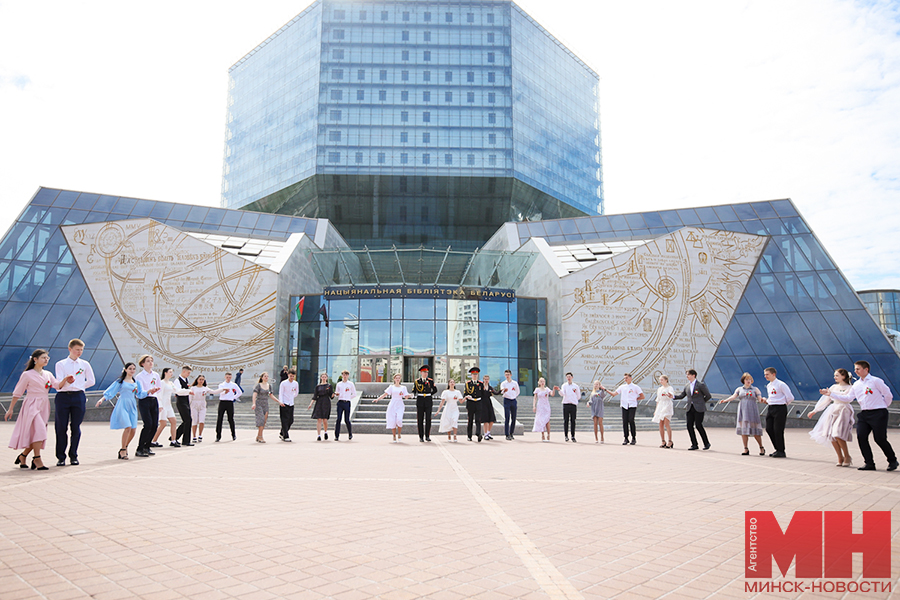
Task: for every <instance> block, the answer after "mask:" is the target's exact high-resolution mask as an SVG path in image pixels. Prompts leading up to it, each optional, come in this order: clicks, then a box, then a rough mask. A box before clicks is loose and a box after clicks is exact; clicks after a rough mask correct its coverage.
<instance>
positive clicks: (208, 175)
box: [0, 0, 900, 290]
mask: <svg viewBox="0 0 900 600" xmlns="http://www.w3.org/2000/svg"><path fill="white" fill-rule="evenodd" d="M308 4H309V2H307V1H305V0H301V1H299V2H287V1H283V0H255V1H254V2H247V1H244V2H237V1H234V0H220V1H218V2H216V3H208V2H184V0H179V1H177V2H176V1H171V0H160V1H157V2H152V3H149V2H148V3H137V2H122V1H121V0H115V1H99V0H97V1H87V0H82V1H77V0H66V1H61V0H44V1H41V2H22V1H15V2H8V1H5V0H0V207H2V210H0V232H4V231H6V230H7V229H8V227H9V226H10V225H11V223H12V222H13V221H14V220H15V218H16V216H17V215H18V214H19V212H20V211H21V210H22V208H23V207H24V206H25V204H26V203H27V202H28V201H29V200H30V199H31V197H32V195H33V194H34V193H35V191H36V190H37V188H38V187H39V186H45V187H59V188H65V189H73V190H79V191H87V192H94V193H102V194H111V195H124V196H131V197H137V198H148V199H152V200H166V201H173V202H186V203H193V204H203V205H210V206H215V205H218V204H219V202H220V194H221V178H222V155H223V150H224V134H225V105H226V93H227V85H228V78H227V72H228V68H229V67H230V66H231V65H232V64H234V63H235V62H236V61H237V60H238V59H240V58H241V57H242V56H243V55H244V54H246V53H247V52H248V51H250V50H251V49H252V48H253V47H255V46H256V45H257V44H259V43H260V42H261V41H263V40H264V39H265V38H267V37H268V36H269V35H271V34H272V33H273V32H275V31H276V30H277V29H279V28H280V27H281V26H282V25H283V24H284V23H286V22H287V21H289V20H290V19H291V18H293V17H294V16H295V15H296V14H297V13H299V12H301V11H302V10H303V9H304V8H305V7H306V6H308ZM518 4H519V6H520V7H522V8H523V9H524V10H525V11H526V12H528V13H529V14H530V15H531V16H532V17H534V18H535V20H537V21H538V22H539V23H541V24H542V25H543V26H544V27H545V28H546V29H547V30H548V31H550V32H551V33H552V34H553V35H554V36H556V37H557V38H558V39H559V40H560V41H562V42H563V43H564V44H566V46H568V47H569V49H571V50H572V51H573V52H574V53H575V54H577V55H578V56H579V57H580V58H581V59H582V60H583V61H584V62H585V63H587V64H588V65H589V66H591V67H592V68H593V69H594V70H595V71H596V72H597V73H598V74H599V75H600V127H601V136H602V146H603V177H604V193H605V198H606V212H607V213H609V214H612V213H622V212H635V211H644V210H658V209H666V208H681V207H689V206H705V205H712V204H723V203H732V202H748V201H754V200H769V199H776V198H791V199H793V201H794V202H795V203H796V205H797V206H798V208H799V209H800V211H801V213H802V214H803V216H804V217H805V218H806V219H807V221H808V222H809V223H810V225H811V226H812V228H813V230H814V231H815V232H816V234H817V235H818V236H819V239H820V240H821V241H822V242H823V244H824V245H825V247H826V249H827V250H828V252H829V253H830V254H831V256H832V257H833V258H834V259H835V261H836V262H837V264H838V266H839V267H840V268H841V270H842V271H843V272H844V274H845V275H846V276H847V278H848V279H849V280H850V283H851V284H852V285H853V286H854V287H855V288H856V289H859V290H862V289H875V288H894V289H897V288H900V243H898V242H900V240H898V237H900V210H898V204H900V0H894V1H877V0H876V1H871V2H854V1H850V0H760V1H737V0H735V1H730V0H712V1H704V0H695V1H691V0H686V1H684V2H671V0H665V1H660V0H645V1H643V2H622V1H621V0H594V1H592V2H585V1H584V0H553V1H552V2H551V1H550V0H521V2H519V3H518ZM213 9H214V10H213Z"/></svg>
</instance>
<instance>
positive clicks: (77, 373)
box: [75, 369, 84, 377]
mask: <svg viewBox="0 0 900 600" xmlns="http://www.w3.org/2000/svg"><path fill="white" fill-rule="evenodd" d="M82 373H84V369H78V370H77V371H75V377H78V376H79V375H81V374H82Z"/></svg>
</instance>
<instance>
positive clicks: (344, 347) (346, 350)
mask: <svg viewBox="0 0 900 600" xmlns="http://www.w3.org/2000/svg"><path fill="white" fill-rule="evenodd" d="M339 302H347V301H346V300H339ZM358 340H359V321H349V320H348V321H332V322H331V326H330V327H329V328H328V354H356V353H357V344H358Z"/></svg>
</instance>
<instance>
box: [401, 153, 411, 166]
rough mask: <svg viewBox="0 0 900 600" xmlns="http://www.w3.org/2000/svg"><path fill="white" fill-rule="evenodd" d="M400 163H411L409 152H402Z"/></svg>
mask: <svg viewBox="0 0 900 600" xmlns="http://www.w3.org/2000/svg"><path fill="white" fill-rule="evenodd" d="M400 164H401V165H406V164H409V154H407V153H406V152H401V153H400Z"/></svg>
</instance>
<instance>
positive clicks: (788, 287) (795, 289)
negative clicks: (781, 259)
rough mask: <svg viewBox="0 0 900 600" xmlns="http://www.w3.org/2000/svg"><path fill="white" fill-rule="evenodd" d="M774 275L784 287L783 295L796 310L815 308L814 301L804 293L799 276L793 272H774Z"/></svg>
mask: <svg viewBox="0 0 900 600" xmlns="http://www.w3.org/2000/svg"><path fill="white" fill-rule="evenodd" d="M775 277H776V278H777V279H778V282H779V283H780V284H781V287H782V288H783V289H784V293H785V295H786V296H787V297H788V298H789V299H790V301H791V303H793V305H794V307H795V308H796V309H797V310H816V303H815V302H813V300H812V298H810V297H809V294H807V293H806V289H804V287H803V285H801V283H800V278H799V276H798V275H796V274H794V273H776V274H775Z"/></svg>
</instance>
